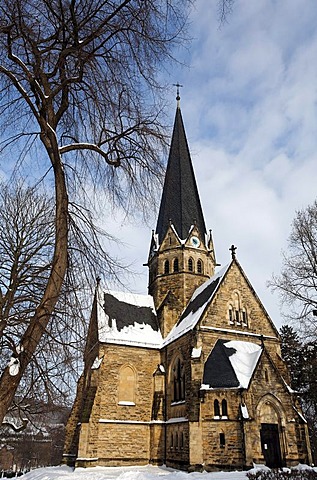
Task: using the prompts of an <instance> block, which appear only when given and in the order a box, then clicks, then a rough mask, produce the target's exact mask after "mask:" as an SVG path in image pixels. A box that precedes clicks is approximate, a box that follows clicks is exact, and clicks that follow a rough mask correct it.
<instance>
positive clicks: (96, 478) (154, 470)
mask: <svg viewBox="0 0 317 480" xmlns="http://www.w3.org/2000/svg"><path fill="white" fill-rule="evenodd" d="M295 469H296V470H314V471H315V472H317V468H316V467H309V466H308V465H298V466H297V467H295ZM258 470H270V469H269V468H268V467H266V466H265V465H254V468H252V469H251V470H249V473H250V472H252V473H255V472H257V471H258ZM284 470H288V469H284ZM288 471H289V470H288ZM163 477H164V478H163ZM19 478H21V480H247V478H248V477H247V472H238V471H236V472H213V473H207V472H203V473H199V472H194V473H190V474H189V473H186V472H181V471H179V470H172V469H170V468H166V467H153V466H151V465H147V466H145V467H94V468H76V469H75V470H74V469H72V468H70V467H66V466H61V467H44V468H38V469H36V470H32V471H31V472H28V473H26V474H25V475H23V476H21V477H19ZM2 480H6V479H5V477H4V478H2Z"/></svg>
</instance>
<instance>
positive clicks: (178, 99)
mask: <svg viewBox="0 0 317 480" xmlns="http://www.w3.org/2000/svg"><path fill="white" fill-rule="evenodd" d="M173 86H174V87H176V89H177V90H176V100H177V108H179V102H180V99H181V97H180V96H179V88H180V87H183V86H184V85H181V84H180V83H178V82H177V83H173Z"/></svg>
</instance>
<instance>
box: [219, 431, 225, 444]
mask: <svg viewBox="0 0 317 480" xmlns="http://www.w3.org/2000/svg"><path fill="white" fill-rule="evenodd" d="M219 442H220V447H221V448H224V447H225V446H226V437H225V434H224V433H223V432H220V433H219Z"/></svg>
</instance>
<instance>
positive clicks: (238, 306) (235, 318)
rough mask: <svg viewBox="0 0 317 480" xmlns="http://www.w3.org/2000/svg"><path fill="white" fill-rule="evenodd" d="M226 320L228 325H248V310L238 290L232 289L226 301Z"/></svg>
mask: <svg viewBox="0 0 317 480" xmlns="http://www.w3.org/2000/svg"><path fill="white" fill-rule="evenodd" d="M227 318H228V320H229V324H230V325H237V326H242V327H248V323H249V321H248V311H247V308H246V307H245V305H243V302H242V300H241V295H240V293H239V292H238V291H234V292H233V294H232V295H231V299H230V300H229V302H228V317H227Z"/></svg>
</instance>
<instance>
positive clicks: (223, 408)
mask: <svg viewBox="0 0 317 480" xmlns="http://www.w3.org/2000/svg"><path fill="white" fill-rule="evenodd" d="M221 415H222V416H223V417H227V416H228V407H227V400H225V399H223V400H222V402H221Z"/></svg>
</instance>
